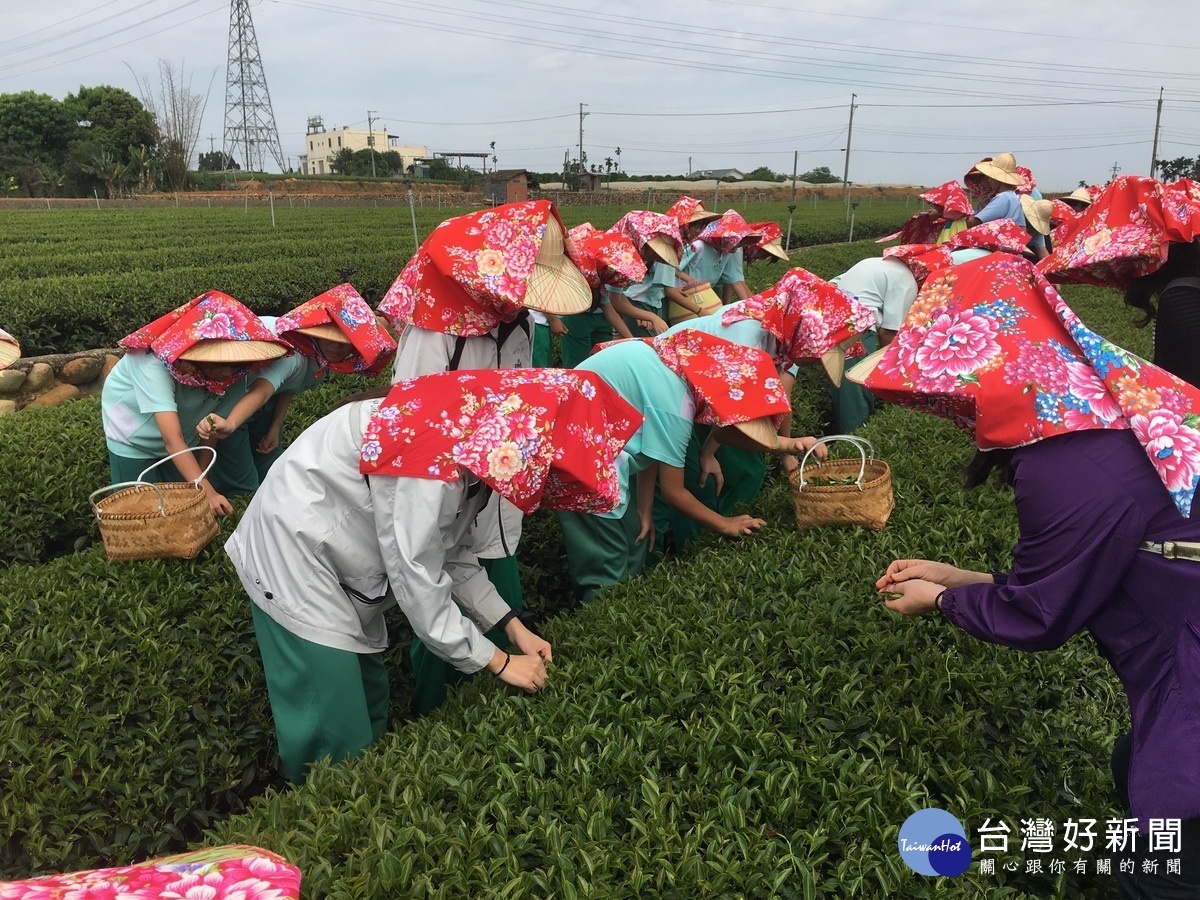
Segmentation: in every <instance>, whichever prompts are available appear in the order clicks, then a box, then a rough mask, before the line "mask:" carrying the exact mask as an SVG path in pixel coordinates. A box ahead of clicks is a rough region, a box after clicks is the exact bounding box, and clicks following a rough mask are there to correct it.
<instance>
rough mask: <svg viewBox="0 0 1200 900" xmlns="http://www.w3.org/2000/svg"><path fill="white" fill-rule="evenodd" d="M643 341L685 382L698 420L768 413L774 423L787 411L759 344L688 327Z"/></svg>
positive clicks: (721, 421)
mask: <svg viewBox="0 0 1200 900" xmlns="http://www.w3.org/2000/svg"><path fill="white" fill-rule="evenodd" d="M647 343H649V344H650V346H652V347H653V348H654V350H655V352H656V353H658V356H659V358H660V359H661V360H662V361H663V365H665V366H666V367H667V368H668V369H670V370H671V371H672V372H674V373H675V374H676V375H678V376H679V377H680V378H682V379H683V380H684V381H685V382H687V386H688V389H689V390H690V391H691V394H692V397H693V399H694V400H695V401H696V421H697V422H700V423H701V424H704V425H718V426H727V425H736V424H738V423H741V422H750V421H753V420H755V419H761V418H770V419H771V420H772V421H773V422H774V424H775V427H776V428H777V429H778V427H779V425H780V424H782V422H783V420H784V416H786V415H789V414H790V413H791V410H792V405H791V403H790V402H789V400H788V395H787V391H785V390H784V388H783V383H782V381H781V380H780V378H779V371H778V369H776V367H775V362H774V360H772V359H771V357H770V356H768V355H767V354H766V353H763V352H762V351H761V350H756V349H754V348H753V347H745V346H743V345H741V344H735V343H734V342H733V341H727V340H725V339H724V338H719V337H716V336H714V335H711V334H708V333H707V332H704V331H696V330H693V329H683V330H682V331H677V332H675V333H673V334H663V335H659V336H658V337H656V338H647Z"/></svg>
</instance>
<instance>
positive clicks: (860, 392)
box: [829, 331, 879, 434]
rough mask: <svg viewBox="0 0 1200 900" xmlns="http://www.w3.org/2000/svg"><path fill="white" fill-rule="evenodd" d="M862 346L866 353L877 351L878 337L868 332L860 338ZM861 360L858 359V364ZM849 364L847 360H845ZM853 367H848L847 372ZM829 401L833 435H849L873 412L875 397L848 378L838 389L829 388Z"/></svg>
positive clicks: (872, 332) (843, 379)
mask: <svg viewBox="0 0 1200 900" xmlns="http://www.w3.org/2000/svg"><path fill="white" fill-rule="evenodd" d="M862 342H863V346H864V347H866V348H867V353H874V352H875V351H876V350H878V349H879V335H877V334H876V333H875V332H874V331H868V332H867V333H866V334H864V335H863V336H862ZM861 361H862V360H861V359H860V360H859V362H861ZM847 362H849V360H847ZM853 368H854V366H851V365H848V366H847V367H846V371H847V372H849V371H850V370H852V369H853ZM829 400H830V403H831V404H832V406H833V433H834V434H850V433H851V432H854V431H857V430H858V429H859V428H861V427H862V426H863V423H865V422H866V421H867V418H868V417H869V416H870V415H871V413H873V412H874V411H875V395H874V394H872V393H871V392H870V391H868V390H867V389H866V388H865V387H862V386H861V385H857V384H855V383H854V382H853V381H851V380H850V379H849V378H842V384H841V386H840V387H834V386H833V385H832V384H831V385H830V386H829Z"/></svg>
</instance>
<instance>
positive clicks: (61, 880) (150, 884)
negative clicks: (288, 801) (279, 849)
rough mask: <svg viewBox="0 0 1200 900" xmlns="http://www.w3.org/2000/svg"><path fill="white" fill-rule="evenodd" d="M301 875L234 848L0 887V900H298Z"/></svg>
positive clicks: (267, 855) (253, 851)
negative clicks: (201, 899)
mask: <svg viewBox="0 0 1200 900" xmlns="http://www.w3.org/2000/svg"><path fill="white" fill-rule="evenodd" d="M299 896H300V870H299V869H298V868H297V867H296V866H293V865H292V864H291V863H289V862H288V861H287V860H286V859H284V858H283V857H282V856H278V855H277V854H274V853H271V852H269V851H267V850H263V849H262V848H260V847H249V846H245V845H241V844H234V845H230V846H226V847H215V848H211V849H208V850H197V851H194V852H192V853H181V854H179V855H178V856H170V857H163V858H161V859H152V860H150V861H149V862H144V863H136V864H134V865H129V866H113V867H111V868H107V869H89V870H87V871H82V872H67V873H65V874H61V875H42V876H40V877H38V878H27V879H25V880H23V881H3V882H0V900H57V898H70V900H89V898H95V900H110V898H111V900H118V898H129V900H152V898H156V897H179V898H188V897H197V898H199V897H204V898H213V900H216V898H220V897H228V898H234V897H237V898H242V900H297V898H299Z"/></svg>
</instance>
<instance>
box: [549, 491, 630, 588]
mask: <svg viewBox="0 0 1200 900" xmlns="http://www.w3.org/2000/svg"><path fill="white" fill-rule="evenodd" d="M554 515H555V517H556V518H557V519H558V526H559V528H560V529H561V530H562V536H563V544H564V545H565V546H566V551H567V573H568V575H569V576H570V578H571V588H572V593H573V595H574V599H575V602H576V603H587V602H588V601H589V600H591V599H592V598H593V597H595V596H596V593H597V592H598V591H599V590H600V589H601V588H602V587H607V586H608V585H610V584H616V583H617V582H620V581H624V580H625V579H626V578H629V577H630V576H633V575H637V574H638V573H639V572H641V571H642V569H644V568H645V566H646V560H647V557H648V555H649V550H650V547H649V543H650V542H649V541H642V542H641V543H640V544H639V543H638V541H637V536H638V532H639V531H641V523H640V522H639V521H638V514H637V507H636V506H635V505H634V503H632V502H630V504H629V508H628V509H626V510H625V515H624V516H622V517H621V518H620V519H608V518H605V517H603V516H593V515H590V514H588V513H572V512H557V513H555V514H554Z"/></svg>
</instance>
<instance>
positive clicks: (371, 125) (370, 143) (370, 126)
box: [367, 109, 379, 178]
mask: <svg viewBox="0 0 1200 900" xmlns="http://www.w3.org/2000/svg"><path fill="white" fill-rule="evenodd" d="M378 112H379V110H377V109H368V110H367V131H368V132H369V134H368V135H367V147H368V148H370V150H371V177H372V178H374V177H375V120H374V119H372V118H371V116H372V115H374V114H377V113H378Z"/></svg>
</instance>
